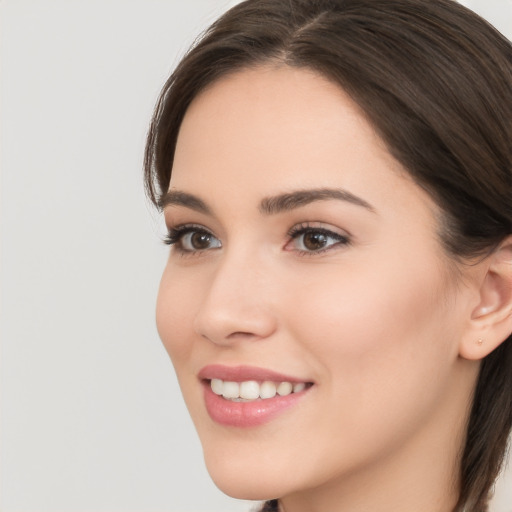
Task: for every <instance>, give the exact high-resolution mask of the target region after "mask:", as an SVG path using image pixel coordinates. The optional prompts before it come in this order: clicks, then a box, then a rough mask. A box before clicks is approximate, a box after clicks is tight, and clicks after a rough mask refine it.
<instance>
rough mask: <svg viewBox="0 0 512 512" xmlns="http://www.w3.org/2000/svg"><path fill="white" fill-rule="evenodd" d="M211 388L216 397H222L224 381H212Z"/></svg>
mask: <svg viewBox="0 0 512 512" xmlns="http://www.w3.org/2000/svg"><path fill="white" fill-rule="evenodd" d="M210 386H211V388H212V391H213V392H214V393H215V394H216V395H222V389H223V387H224V383H223V382H222V380H220V379H212V381H211V382H210Z"/></svg>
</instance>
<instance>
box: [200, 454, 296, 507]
mask: <svg viewBox="0 0 512 512" xmlns="http://www.w3.org/2000/svg"><path fill="white" fill-rule="evenodd" d="M205 461H206V468H207V469H208V473H209V474H210V477H211V478H212V480H213V482H214V484H215V485H216V486H217V487H218V488H219V489H220V490H221V491H222V492H223V493H224V494H227V495H228V496H231V497H232V498H236V499H241V500H252V501H266V500H271V499H275V498H278V497H280V496H283V495H284V494H287V489H286V487H287V483H288V482H286V481H283V480H281V479H278V478H276V475H275V472H274V471H272V461H271V460H269V461H268V466H267V467H266V468H265V467H263V468H261V467H254V464H252V463H251V460H239V461H233V460H227V458H225V457H215V458H212V459H209V458H208V456H206V455H205Z"/></svg>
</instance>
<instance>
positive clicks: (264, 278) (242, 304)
mask: <svg viewBox="0 0 512 512" xmlns="http://www.w3.org/2000/svg"><path fill="white" fill-rule="evenodd" d="M267 267H268V265H267V264H266V262H265V258H264V257H263V254H262V253H261V251H260V252H258V251H255V250H252V251H251V250H248V248H247V247H243V246H237V247H232V248H230V249H227V250H224V253H223V254H222V255H220V257H219V260H218V262H217V263H216V265H215V268H214V269H213V270H212V274H211V276H210V280H209V282H208V285H207V288H206V289H205V290H204V297H203V301H202V303H201V306H200V308H199V310H198V312H197V315H196V318H195V329H196V331H197V332H198V333H199V334H200V335H202V336H204V337H206V338H208V339H209V340H210V341H213V342H214V343H217V344H226V343H232V342H233V341H234V340H236V339H241V338H243V339H247V338H251V339H260V338H265V337H268V336H269V335H270V334H272V332H273V331H274V330H275V326H276V318H275V310H274V308H273V306H272V293H271V290H270V283H271V279H270V275H269V274H270V271H269V268H267Z"/></svg>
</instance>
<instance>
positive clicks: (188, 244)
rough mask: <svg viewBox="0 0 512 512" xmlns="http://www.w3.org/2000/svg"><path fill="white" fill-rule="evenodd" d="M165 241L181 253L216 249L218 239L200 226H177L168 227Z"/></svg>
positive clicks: (218, 243)
mask: <svg viewBox="0 0 512 512" xmlns="http://www.w3.org/2000/svg"><path fill="white" fill-rule="evenodd" d="M165 243H166V244H168V245H172V246H174V248H175V249H176V250H177V251H178V252H181V253H183V254H193V253H195V252H200V251H207V250H210V249H218V248H220V247H222V244H221V242H220V240H219V239H218V238H217V237H215V236H214V235H213V234H212V233H210V232H209V231H208V230H206V229H205V228H203V227H201V226H191V225H189V226H179V227H176V228H171V229H169V233H168V235H167V237H166V239H165Z"/></svg>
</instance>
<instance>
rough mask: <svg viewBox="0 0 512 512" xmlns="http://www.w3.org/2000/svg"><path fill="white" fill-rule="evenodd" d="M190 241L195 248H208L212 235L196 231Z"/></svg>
mask: <svg viewBox="0 0 512 512" xmlns="http://www.w3.org/2000/svg"><path fill="white" fill-rule="evenodd" d="M190 241H191V242H192V246H193V247H194V249H207V248H208V246H209V245H210V235H207V234H206V233H194V234H193V235H192V237H191V240H190Z"/></svg>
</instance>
